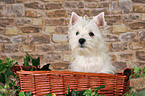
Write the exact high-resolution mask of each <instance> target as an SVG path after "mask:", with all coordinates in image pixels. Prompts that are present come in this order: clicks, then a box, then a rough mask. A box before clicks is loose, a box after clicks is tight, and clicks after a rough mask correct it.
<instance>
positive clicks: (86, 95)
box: [83, 88, 92, 96]
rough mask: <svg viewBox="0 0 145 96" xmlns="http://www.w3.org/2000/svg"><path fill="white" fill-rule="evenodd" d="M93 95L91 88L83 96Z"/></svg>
mask: <svg viewBox="0 0 145 96" xmlns="http://www.w3.org/2000/svg"><path fill="white" fill-rule="evenodd" d="M91 94H92V90H91V88H89V89H88V90H86V91H85V92H84V94H83V95H85V96H91Z"/></svg>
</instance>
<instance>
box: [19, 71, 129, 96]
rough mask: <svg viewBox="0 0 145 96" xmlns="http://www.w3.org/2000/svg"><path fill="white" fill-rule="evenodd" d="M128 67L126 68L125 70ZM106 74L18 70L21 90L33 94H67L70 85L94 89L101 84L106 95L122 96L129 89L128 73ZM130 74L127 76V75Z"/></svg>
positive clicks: (77, 87) (36, 95) (59, 95)
mask: <svg viewBox="0 0 145 96" xmlns="http://www.w3.org/2000/svg"><path fill="white" fill-rule="evenodd" d="M126 70H127V69H125V70H124V72H125V71H126ZM124 72H123V75H122V74H117V75H112V74H104V73H99V74H98V73H83V72H70V71H23V70H20V71H17V74H18V76H19V84H20V86H19V89H20V92H22V91H24V92H29V91H31V92H32V93H33V96H44V95H45V94H47V93H55V94H56V95H57V96H65V94H66V93H67V91H68V86H69V87H70V88H72V89H74V90H86V89H88V88H92V89H94V88H95V87H98V86H100V85H105V88H103V89H101V90H99V92H98V93H99V94H104V95H105V96H122V95H123V94H124V93H125V92H127V91H128V90H129V81H128V76H129V75H130V73H129V75H128V73H126V72H125V73H124ZM124 74H126V75H128V76H126V75H124Z"/></svg>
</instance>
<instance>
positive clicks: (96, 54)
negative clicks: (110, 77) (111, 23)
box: [68, 12, 115, 74]
mask: <svg viewBox="0 0 145 96" xmlns="http://www.w3.org/2000/svg"><path fill="white" fill-rule="evenodd" d="M105 25H106V22H105V19H104V12H102V13H100V14H99V15H97V16H94V17H93V18H92V19H88V17H87V16H84V17H80V16H78V15H77V14H76V13H74V12H72V16H71V19H70V25H69V32H68V35H69V44H70V47H71V50H72V57H73V58H72V62H71V65H70V68H71V70H72V71H78V72H95V73H111V74H114V73H115V67H114V66H113V65H112V63H111V60H110V57H109V55H108V53H107V50H108V49H107V47H106V45H105V41H104V38H103V35H102V32H101V31H100V27H102V26H105Z"/></svg>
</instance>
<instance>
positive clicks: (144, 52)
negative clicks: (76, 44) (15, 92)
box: [0, 0, 145, 70]
mask: <svg viewBox="0 0 145 96" xmlns="http://www.w3.org/2000/svg"><path fill="white" fill-rule="evenodd" d="M72 11H74V12H76V13H77V14H78V15H84V14H87V15H88V16H95V15H97V14H98V13H100V12H102V11H103V12H105V18H106V21H107V23H108V26H107V28H108V32H109V34H108V35H107V38H106V41H107V46H108V47H109V51H110V55H111V56H112V61H113V63H114V65H116V66H117V67H118V70H122V69H124V68H126V67H133V66H144V65H145V21H144V20H145V1H144V0H0V58H1V59H2V58H6V57H9V58H12V59H16V61H18V63H19V64H23V63H22V62H23V56H24V55H25V51H27V52H28V53H29V54H31V55H32V56H34V57H37V56H40V58H41V65H43V64H46V63H51V64H52V65H51V68H52V69H56V70H64V69H67V67H68V64H69V61H70V58H71V56H70V48H69V45H68V38H67V25H68V22H69V18H70V14H71V12H72Z"/></svg>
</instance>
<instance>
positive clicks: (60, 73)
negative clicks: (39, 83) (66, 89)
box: [17, 70, 126, 78]
mask: <svg viewBox="0 0 145 96" xmlns="http://www.w3.org/2000/svg"><path fill="white" fill-rule="evenodd" d="M17 74H18V75H22V74H23V75H27V74H29V75H42V74H44V75H47V74H53V75H69V76H70V75H72V76H74V75H86V76H100V77H102V76H105V77H115V78H116V77H119V78H120V77H123V78H125V77H126V75H122V74H107V73H89V72H74V71H23V70H21V71H17Z"/></svg>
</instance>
